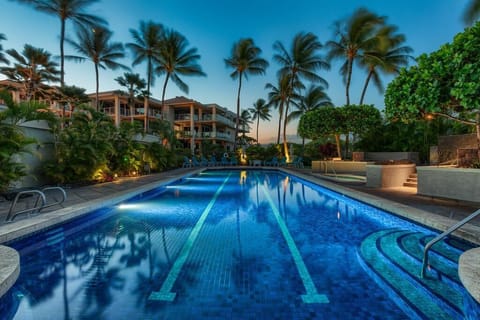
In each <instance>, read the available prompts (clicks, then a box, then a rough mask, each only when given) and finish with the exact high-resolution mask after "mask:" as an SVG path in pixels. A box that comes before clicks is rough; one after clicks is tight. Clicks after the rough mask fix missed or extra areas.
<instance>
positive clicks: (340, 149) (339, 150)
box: [335, 134, 342, 159]
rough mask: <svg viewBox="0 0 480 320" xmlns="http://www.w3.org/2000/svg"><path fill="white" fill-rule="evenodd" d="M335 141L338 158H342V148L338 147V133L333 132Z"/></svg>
mask: <svg viewBox="0 0 480 320" xmlns="http://www.w3.org/2000/svg"><path fill="white" fill-rule="evenodd" d="M335 142H336V144H337V153H338V156H339V157H340V159H341V158H342V148H341V147H340V135H339V134H335Z"/></svg>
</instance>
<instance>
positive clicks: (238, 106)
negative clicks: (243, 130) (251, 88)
mask: <svg viewBox="0 0 480 320" xmlns="http://www.w3.org/2000/svg"><path fill="white" fill-rule="evenodd" d="M242 77H243V72H242V71H240V73H239V75H238V93H237V118H236V119H235V135H234V136H233V137H234V139H235V141H234V142H233V151H234V152H235V151H236V150H237V136H238V127H239V126H240V90H241V89H242Z"/></svg>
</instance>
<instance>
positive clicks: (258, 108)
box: [248, 99, 272, 143]
mask: <svg viewBox="0 0 480 320" xmlns="http://www.w3.org/2000/svg"><path fill="white" fill-rule="evenodd" d="M248 111H250V114H251V116H252V120H254V121H255V120H257V143H259V142H258V129H259V126H260V120H263V121H270V118H271V117H272V115H271V114H270V106H269V105H268V104H267V102H266V101H265V99H258V100H257V101H256V102H255V103H254V104H253V107H252V108H250V109H248Z"/></svg>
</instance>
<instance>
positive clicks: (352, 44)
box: [326, 8, 384, 105]
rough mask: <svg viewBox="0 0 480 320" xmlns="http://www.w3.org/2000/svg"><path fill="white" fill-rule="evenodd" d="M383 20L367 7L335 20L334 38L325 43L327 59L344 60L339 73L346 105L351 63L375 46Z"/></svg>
mask: <svg viewBox="0 0 480 320" xmlns="http://www.w3.org/2000/svg"><path fill="white" fill-rule="evenodd" d="M383 22H384V18H383V17H380V16H378V15H376V14H374V13H371V12H370V11H368V10H367V9H364V8H360V9H358V10H356V11H355V12H354V13H353V15H352V16H351V17H349V18H348V19H346V20H345V21H337V22H335V29H336V30H335V38H336V40H331V41H328V42H327V43H326V47H327V49H328V55H327V58H328V60H329V61H330V60H333V59H342V60H344V62H343V64H342V66H341V68H340V73H341V74H342V76H343V79H344V81H345V95H346V98H347V105H349V104H350V83H351V80H352V70H353V63H354V61H355V59H357V58H358V57H359V56H361V55H362V54H363V52H364V51H369V50H372V49H373V48H375V47H376V46H377V44H378V41H379V39H378V37H377V35H378V34H377V30H378V27H379V26H381V25H382V24H383Z"/></svg>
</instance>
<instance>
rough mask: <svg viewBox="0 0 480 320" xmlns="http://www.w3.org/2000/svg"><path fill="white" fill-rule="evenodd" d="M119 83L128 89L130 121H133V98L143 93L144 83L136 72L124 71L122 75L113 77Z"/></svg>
mask: <svg viewBox="0 0 480 320" xmlns="http://www.w3.org/2000/svg"><path fill="white" fill-rule="evenodd" d="M115 81H117V82H118V84H119V85H121V86H122V87H125V88H126V89H127V91H128V108H129V109H130V121H131V122H132V123H133V115H134V110H133V109H134V105H135V98H136V97H137V96H139V95H141V94H143V92H144V91H143V90H144V89H145V86H146V83H145V80H143V79H142V78H140V75H139V74H138V73H130V72H125V73H124V74H123V76H122V77H117V78H115Z"/></svg>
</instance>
